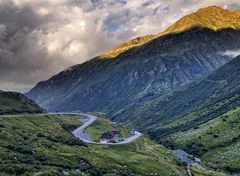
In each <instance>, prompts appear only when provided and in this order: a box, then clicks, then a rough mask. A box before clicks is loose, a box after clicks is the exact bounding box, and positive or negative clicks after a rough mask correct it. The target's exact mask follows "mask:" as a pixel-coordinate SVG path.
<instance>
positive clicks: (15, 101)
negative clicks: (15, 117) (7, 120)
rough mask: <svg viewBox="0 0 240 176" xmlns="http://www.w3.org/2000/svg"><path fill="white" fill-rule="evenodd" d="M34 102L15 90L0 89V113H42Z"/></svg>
mask: <svg viewBox="0 0 240 176" xmlns="http://www.w3.org/2000/svg"><path fill="white" fill-rule="evenodd" d="M42 112H43V109H42V108H40V107H39V106H38V105H37V104H36V103H35V102H33V101H31V100H29V99H28V98H27V97H25V96H24V95H22V94H20V93H16V92H3V91H0V114H19V113H42Z"/></svg>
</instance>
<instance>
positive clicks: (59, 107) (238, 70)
mask: <svg viewBox="0 0 240 176" xmlns="http://www.w3.org/2000/svg"><path fill="white" fill-rule="evenodd" d="M239 49H240V11H239V10H235V11H230V10H225V9H222V8H220V7H216V6H213V7H208V8H203V9H200V10H198V11H197V12H195V13H192V14H190V15H187V16H185V17H183V18H182V19H180V20H179V21H177V22H176V23H175V24H173V25H172V26H170V27H169V28H168V29H167V30H165V31H164V32H161V33H159V34H156V35H149V36H145V37H139V38H137V39H133V40H131V41H129V42H126V43H124V44H122V45H120V46H118V47H116V48H114V49H113V50H110V51H108V52H106V53H103V54H102V55H100V56H98V57H96V58H94V59H92V60H89V61H88V62H85V63H83V64H80V65H76V66H73V67H71V68H69V69H67V70H65V71H63V72H61V73H59V74H57V75H55V76H53V77H52V78H50V79H49V80H47V81H43V82H40V83H38V84H37V85H36V86H35V87H34V88H33V89H32V90H31V91H30V92H28V93H27V94H26V95H27V96H28V97H29V98H31V99H33V100H35V101H36V102H37V103H39V104H40V105H41V106H43V107H44V108H47V109H49V110H50V111H74V110H81V111H86V112H102V113H105V114H106V116H107V117H109V118H110V119H111V120H114V121H119V122H122V123H124V124H125V125H128V126H131V127H134V128H136V129H138V130H140V131H142V132H144V133H145V134H147V135H148V136H150V137H151V138H152V139H154V140H155V141H157V142H159V143H162V144H164V145H165V146H167V147H169V148H171V149H177V148H181V149H184V150H185V151H187V152H189V153H192V154H194V155H197V156H199V157H201V158H202V159H203V161H204V162H205V163H206V165H209V167H213V168H215V169H216V168H221V169H222V170H224V171H227V172H228V173H239V170H240V167H239V165H237V163H238V160H237V159H233V158H239V157H236V155H237V154H234V155H230V154H229V153H227V152H230V148H231V151H232V152H234V153H239V150H238V148H239V147H237V146H238V145H239V141H240V134H239V133H238V131H237V130H238V128H239V127H238V123H237V121H238V120H237V118H238V115H236V114H238V109H239V108H240V77H239V75H240V57H236V58H233V56H231V55H229V54H228V53H237V52H238V51H239ZM223 117H224V119H225V120H226V121H227V122H226V123H225V120H222V118H223ZM227 117H228V118H227ZM205 129H207V133H205V132H204V131H205ZM221 129H224V130H223V131H225V133H230V134H232V135H231V136H232V137H229V136H227V135H225V134H223V133H221V132H220V131H221ZM231 129H232V131H231V132H230V130H231ZM233 134H235V135H233ZM205 138H206V139H208V140H211V142H210V143H209V142H207V140H205ZM223 150H224V151H225V153H224V152H222V153H221V154H222V155H220V154H219V151H223ZM218 156H223V157H224V158H218ZM211 158H215V160H211ZM229 160H231V162H230V163H228V161H229ZM221 162H223V163H226V164H224V165H221V164H219V163H221ZM209 163H210V164H209Z"/></svg>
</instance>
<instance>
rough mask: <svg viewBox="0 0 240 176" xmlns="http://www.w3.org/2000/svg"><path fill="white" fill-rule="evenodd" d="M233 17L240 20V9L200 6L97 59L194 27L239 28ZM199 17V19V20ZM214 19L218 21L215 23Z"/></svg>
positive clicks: (110, 56) (112, 56)
mask: <svg viewBox="0 0 240 176" xmlns="http://www.w3.org/2000/svg"><path fill="white" fill-rule="evenodd" d="M199 17H201V18H199ZM203 18H204V19H203ZM230 18H231V19H230ZM233 18H234V19H235V20H238V21H240V10H226V9H223V8H221V7H218V6H209V7H206V8H201V9H199V10H197V11H196V12H193V13H191V14H189V15H186V16H184V17H182V18H181V19H179V20H178V21H177V22H175V23H174V24H172V25H171V26H170V27H168V28H167V29H166V30H164V31H163V32H160V33H157V34H152V35H146V36H143V37H137V38H134V39H132V40H129V41H127V42H124V43H123V44H120V45H118V46H117V47H115V48H113V49H111V50H109V51H107V52H105V53H103V54H101V55H100V56H99V57H98V58H99V59H110V58H115V57H116V56H118V55H119V54H121V53H123V52H125V51H127V50H129V49H131V48H134V47H137V46H141V45H143V44H145V43H147V42H149V41H152V40H154V39H156V38H159V37H162V36H165V35H171V34H174V33H179V32H183V31H186V30H189V29H192V28H194V27H201V28H209V29H211V30H214V31H219V30H222V29H227V28H229V29H240V24H239V23H238V22H236V21H235V20H234V21H235V22H234V21H232V19H233ZM199 19H201V21H200V20H199ZM216 21H218V22H217V23H216Z"/></svg>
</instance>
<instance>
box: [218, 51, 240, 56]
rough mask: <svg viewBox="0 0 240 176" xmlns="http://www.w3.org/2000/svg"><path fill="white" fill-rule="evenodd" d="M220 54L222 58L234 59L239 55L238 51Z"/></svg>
mask: <svg viewBox="0 0 240 176" xmlns="http://www.w3.org/2000/svg"><path fill="white" fill-rule="evenodd" d="M221 54H222V55H224V56H229V57H232V58H234V57H237V56H239V55H240V50H228V51H225V52H224V53H221Z"/></svg>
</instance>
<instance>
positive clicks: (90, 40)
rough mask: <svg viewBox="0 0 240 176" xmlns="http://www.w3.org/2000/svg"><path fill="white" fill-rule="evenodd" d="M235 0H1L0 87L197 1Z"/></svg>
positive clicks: (224, 2)
mask: <svg viewBox="0 0 240 176" xmlns="http://www.w3.org/2000/svg"><path fill="white" fill-rule="evenodd" d="M209 5H220V6H222V7H225V8H227V7H228V8H231V9H232V8H234V7H235V8H236V7H237V6H239V5H240V3H239V0H232V1H231V2H230V1H229V0H221V1H219V0H212V1H208V0H201V1H200V0H142V1H139V0H41V1H39V0H0V89H4V90H19V91H24V90H27V89H29V88H30V87H32V86H33V85H34V84H36V83H37V82H39V81H41V80H44V79H47V78H49V77H50V76H51V75H53V74H55V73H57V72H59V71H61V70H62V69H65V68H67V67H69V66H71V65H74V64H78V63H82V62H84V61H86V60H88V59H91V58H92V57H94V56H96V55H98V54H100V53H101V52H103V51H105V50H107V49H110V48H113V47H115V45H117V44H119V43H121V42H123V41H125V40H128V39H130V38H133V37H137V36H141V35H146V34H151V33H157V32H160V31H161V30H163V29H164V28H166V27H167V26H168V25H170V24H171V23H173V22H174V21H175V20H177V19H178V18H180V17H181V16H183V15H186V14H188V13H190V12H192V11H195V10H197V9H198V8H201V7H206V6H209Z"/></svg>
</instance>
